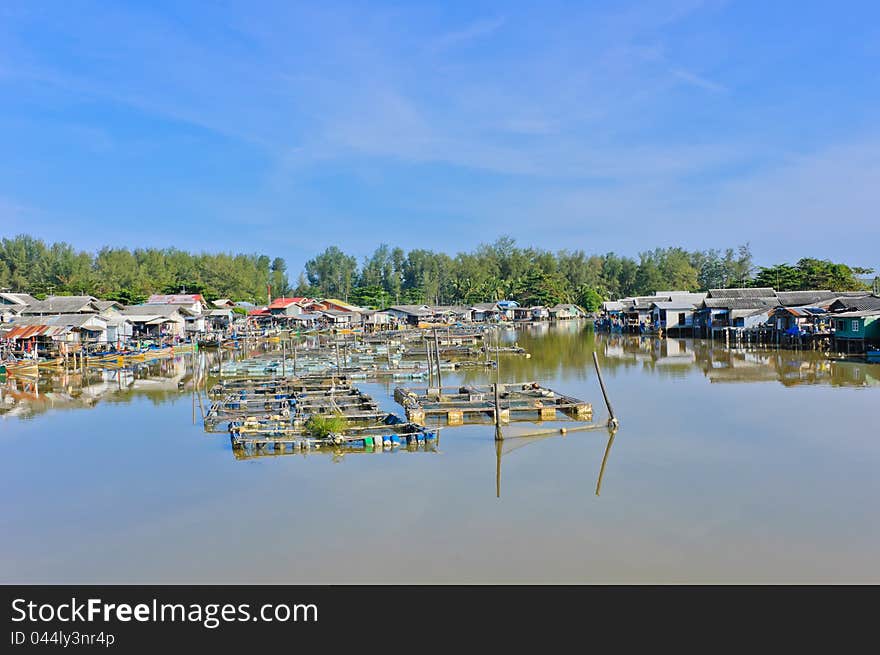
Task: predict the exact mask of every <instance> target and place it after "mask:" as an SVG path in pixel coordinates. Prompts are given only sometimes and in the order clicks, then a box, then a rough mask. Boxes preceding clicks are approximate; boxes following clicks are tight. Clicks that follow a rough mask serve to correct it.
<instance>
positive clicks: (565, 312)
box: [547, 304, 587, 321]
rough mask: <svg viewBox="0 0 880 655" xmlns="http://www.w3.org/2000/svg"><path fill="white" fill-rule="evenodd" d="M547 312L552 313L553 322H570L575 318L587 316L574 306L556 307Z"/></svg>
mask: <svg viewBox="0 0 880 655" xmlns="http://www.w3.org/2000/svg"><path fill="white" fill-rule="evenodd" d="M547 311H548V312H549V313H550V320H551V321H568V320H572V319H575V318H584V317H586V315H587V313H586V312H585V311H584V310H583V309H581V308H580V307H578V306H577V305H572V304H558V305H554V306H553V307H551V308H550V309H548V310H547Z"/></svg>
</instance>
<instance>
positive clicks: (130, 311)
mask: <svg viewBox="0 0 880 655" xmlns="http://www.w3.org/2000/svg"><path fill="white" fill-rule="evenodd" d="M122 315H123V316H125V318H127V319H128V320H129V321H130V322H131V324H132V326H133V336H135V337H153V338H161V337H179V338H183V337H185V336H186V332H187V319H189V318H193V316H192V315H191V314H189V310H187V309H185V308H184V307H183V306H182V305H175V304H157V305H151V304H145V305H130V306H128V307H124V308H123V309H122ZM202 320H204V317H202Z"/></svg>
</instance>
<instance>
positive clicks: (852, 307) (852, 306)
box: [832, 295, 880, 311]
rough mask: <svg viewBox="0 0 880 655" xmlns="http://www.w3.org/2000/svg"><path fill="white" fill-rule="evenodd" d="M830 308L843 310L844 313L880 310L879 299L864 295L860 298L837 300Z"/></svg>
mask: <svg viewBox="0 0 880 655" xmlns="http://www.w3.org/2000/svg"><path fill="white" fill-rule="evenodd" d="M832 307H835V308H838V309H845V310H846V311H867V310H875V309H880V297H877V296H873V295H864V296H862V297H860V298H853V297H844V298H838V299H837V300H835V301H834V302H833V303H832Z"/></svg>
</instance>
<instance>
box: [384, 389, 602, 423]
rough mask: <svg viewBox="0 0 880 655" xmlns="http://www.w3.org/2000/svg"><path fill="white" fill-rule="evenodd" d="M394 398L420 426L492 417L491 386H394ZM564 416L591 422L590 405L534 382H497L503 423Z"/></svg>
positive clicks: (492, 390)
mask: <svg viewBox="0 0 880 655" xmlns="http://www.w3.org/2000/svg"><path fill="white" fill-rule="evenodd" d="M394 400H395V401H397V402H398V403H399V404H400V405H402V406H403V408H404V410H405V411H406V417H407V419H408V420H410V421H413V422H415V423H418V424H421V425H424V424H425V423H426V422H427V421H428V420H431V421H434V422H437V421H441V422H442V421H445V422H446V423H448V424H449V425H461V424H462V423H465V422H468V423H483V422H486V417H490V418H492V419H493V421H494V419H495V411H496V405H495V392H494V388H493V386H492V385H481V386H462V387H443V388H442V389H441V388H433V389H425V390H424V392H422V391H416V390H414V389H407V388H404V387H397V388H396V389H395V390H394ZM559 414H562V415H563V416H561V417H560V416H559ZM564 418H569V419H574V420H578V421H591V420H592V419H593V406H592V404H591V403H588V402H586V401H583V400H580V399H579V398H574V397H572V396H567V395H564V394H560V393H557V392H555V391H553V390H552V389H548V388H545V387H542V386H540V385H539V384H538V383H537V382H523V383H513V384H510V383H508V384H500V385H499V387H498V420H499V421H500V422H502V423H509V422H511V421H535V420H538V421H554V420H560V419H564Z"/></svg>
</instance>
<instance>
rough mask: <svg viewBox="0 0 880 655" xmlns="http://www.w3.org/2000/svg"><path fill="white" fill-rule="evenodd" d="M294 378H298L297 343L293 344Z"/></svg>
mask: <svg viewBox="0 0 880 655" xmlns="http://www.w3.org/2000/svg"><path fill="white" fill-rule="evenodd" d="M293 377H296V341H294V342H293Z"/></svg>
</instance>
